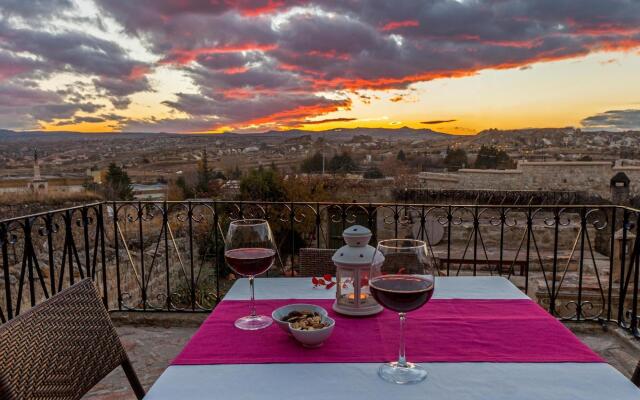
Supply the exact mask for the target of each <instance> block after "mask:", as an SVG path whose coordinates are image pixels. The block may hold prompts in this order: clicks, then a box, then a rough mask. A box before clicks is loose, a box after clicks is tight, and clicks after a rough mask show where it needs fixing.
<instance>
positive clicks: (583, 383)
mask: <svg viewBox="0 0 640 400" xmlns="http://www.w3.org/2000/svg"><path fill="white" fill-rule="evenodd" d="M248 295H249V288H248V283H247V281H246V280H245V279H241V280H239V281H238V282H236V283H235V285H234V286H233V287H232V288H231V290H230V291H229V293H228V294H227V296H226V297H225V299H231V300H239V299H247V298H248ZM333 296H334V290H326V289H323V288H319V289H311V282H310V279H309V278H264V279H258V280H256V298H258V299H283V298H300V299H326V298H332V297H333ZM434 298H440V299H446V298H462V299H520V298H526V296H525V295H524V294H523V293H522V292H521V291H520V290H518V288H516V287H515V286H514V285H512V284H511V283H510V282H509V281H508V280H506V279H504V278H500V277H455V278H454V277H452V278H437V279H436V290H435V294H434ZM220 339H221V340H224V338H220ZM523 345H526V343H523ZM407 350H408V351H407V354H408V356H409V359H410V358H411V349H410V348H409V349H407ZM421 365H423V366H424V367H425V368H426V369H427V371H428V373H429V376H428V377H427V380H426V381H424V382H421V383H418V384H416V385H407V386H401V385H394V384H391V383H387V382H385V381H383V380H382V379H380V378H379V377H378V375H377V368H378V366H379V364H378V363H372V364H352V363H350V364H255V365H253V364H251V365H193V366H171V367H169V368H167V370H166V371H165V372H164V373H163V374H162V376H161V377H160V378H159V379H158V381H157V382H156V383H155V384H154V385H153V387H152V388H151V390H150V391H149V393H148V395H147V397H145V398H148V399H152V400H153V399H233V400H242V399H247V400H250V399H305V400H307V399H308V400H311V399H319V400H320V399H321V400H328V399H331V400H334V399H335V400H341V399H345V400H347V399H348V400H353V399H367V400H377V399H380V400H382V399H384V400H391V399H402V400H407V399H428V400H439V399H446V400H454V399H455V400H462V399H469V400H476V399H478V400H479V399H487V400H503V399H504V400H507V399H508V400H517V399H532V400H533V399H535V400H541V399H546V400H591V399H593V400H595V399H612V400H613V399H616V400H626V399H640V390H638V389H637V388H636V387H635V386H634V385H633V384H632V383H631V382H630V381H629V380H628V379H627V378H625V377H624V376H623V375H622V374H620V373H619V372H618V371H616V370H615V369H614V368H613V367H611V366H610V365H608V364H603V363H421Z"/></svg>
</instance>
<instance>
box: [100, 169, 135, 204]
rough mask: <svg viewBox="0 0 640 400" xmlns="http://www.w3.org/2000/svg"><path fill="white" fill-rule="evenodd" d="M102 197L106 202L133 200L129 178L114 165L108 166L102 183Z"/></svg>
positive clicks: (122, 170)
mask: <svg viewBox="0 0 640 400" xmlns="http://www.w3.org/2000/svg"><path fill="white" fill-rule="evenodd" d="M104 195H105V197H106V198H107V199H108V200H133V188H132V186H131V178H129V175H128V174H127V172H126V171H125V170H124V169H123V168H122V167H119V166H117V165H116V164H115V163H111V164H109V168H108V169H107V174H106V176H105V182H104Z"/></svg>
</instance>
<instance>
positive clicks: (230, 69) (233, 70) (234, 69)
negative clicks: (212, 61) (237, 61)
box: [223, 67, 249, 75]
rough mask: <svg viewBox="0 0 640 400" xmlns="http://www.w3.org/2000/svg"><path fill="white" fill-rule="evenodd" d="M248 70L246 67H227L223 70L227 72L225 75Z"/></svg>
mask: <svg viewBox="0 0 640 400" xmlns="http://www.w3.org/2000/svg"><path fill="white" fill-rule="evenodd" d="M248 70H249V68H247V67H234V68H227V69H225V70H224V71H223V72H224V73H225V74H227V75H235V74H242V73H245V72H247V71H248Z"/></svg>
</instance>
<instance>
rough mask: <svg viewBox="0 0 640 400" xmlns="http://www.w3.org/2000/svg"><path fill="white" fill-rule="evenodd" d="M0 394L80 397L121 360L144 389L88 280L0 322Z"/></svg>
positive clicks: (132, 380) (139, 394)
mask: <svg viewBox="0 0 640 400" xmlns="http://www.w3.org/2000/svg"><path fill="white" fill-rule="evenodd" d="M0 349H1V351H0V398H2V399H9V400H13V399H52V400H53V399H65V400H66V399H69V400H72V399H80V398H81V397H82V396H83V395H84V394H85V393H87V392H88V391H89V390H90V389H91V388H92V387H93V386H94V385H95V384H96V383H98V382H99V381H100V380H101V379H102V378H104V377H105V376H106V375H107V374H109V372H111V371H113V370H114V369H115V368H116V367H118V366H119V365H122V366H123V368H124V370H125V373H126V375H127V378H129V381H130V383H131V385H132V387H133V389H134V392H135V393H136V396H137V397H138V398H139V399H140V398H142V397H143V396H144V390H143V388H142V386H141V385H140V382H139V381H138V378H137V377H136V375H135V372H133V368H132V367H131V363H130V362H129V359H128V357H127V354H126V352H125V350H124V348H123V347H122V343H120V339H119V338H118V334H117V332H116V330H115V328H114V327H113V324H112V323H111V319H110V318H109V314H108V313H107V310H106V309H105V307H104V305H103V304H102V301H101V299H100V296H99V294H98V292H97V290H96V288H95V286H93V283H92V282H91V280H89V279H85V280H82V281H80V282H79V283H78V284H76V285H73V286H71V287H69V288H68V289H65V290H63V291H61V292H60V293H58V294H56V295H55V296H53V297H51V298H50V299H48V300H46V301H44V302H43V303H41V304H39V305H37V306H35V307H33V308H32V309H30V310H28V311H27V312H25V313H24V314H21V315H19V316H18V317H16V318H14V319H12V320H11V321H9V322H7V323H5V324H4V325H0Z"/></svg>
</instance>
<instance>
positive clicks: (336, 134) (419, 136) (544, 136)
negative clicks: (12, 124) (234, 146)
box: [0, 127, 640, 146]
mask: <svg viewBox="0 0 640 400" xmlns="http://www.w3.org/2000/svg"><path fill="white" fill-rule="evenodd" d="M154 135H166V136H173V137H181V136H185V134H178V133H166V132H158V133H148V132H147V133H145V132H118V133H111V132H108V133H78V132H64V131H61V132H43V131H21V132H17V131H12V130H7V129H0V141H4V142H6V141H20V142H22V141H30V140H34V139H35V140H38V141H41V140H42V141H60V140H68V139H73V140H78V139H80V138H81V140H96V139H99V140H109V139H119V138H126V139H138V138H139V139H149V138H152V137H153V136H154ZM308 135H314V136H323V137H326V138H328V139H329V138H333V139H336V140H340V139H346V140H348V139H350V138H352V137H354V136H356V135H367V136H370V137H372V138H380V139H383V138H384V139H389V138H392V137H393V138H395V139H406V140H424V139H430V140H435V141H440V140H444V141H446V140H455V141H456V143H458V144H463V143H467V144H469V145H472V146H480V145H483V144H487V145H490V144H503V145H507V144H513V145H518V144H522V145H531V144H533V143H534V142H539V141H543V142H544V143H553V144H561V143H562V142H566V141H567V138H576V137H582V138H596V137H601V138H603V140H605V141H611V140H616V139H620V138H624V137H627V136H629V137H634V138H636V137H638V136H640V131H627V132H608V131H601V132H593V131H588V132H587V131H581V130H579V129H575V128H572V127H564V128H529V129H513V130H498V129H489V130H484V131H481V132H479V133H478V134H476V135H467V136H461V135H452V134H448V133H442V132H437V131H434V130H431V129H413V128H409V127H402V128H397V129H384V128H350V129H346V128H337V129H331V130H325V131H307V130H301V129H293V130H288V131H268V132H264V133H250V134H246V133H242V134H240V133H224V134H214V135H207V134H188V135H186V136H199V137H204V136H208V137H211V138H212V139H213V138H215V139H220V138H224V137H247V136H256V137H257V136H259V137H263V138H265V139H266V138H271V139H276V138H280V137H287V138H295V137H302V136H308ZM565 144H566V143H565Z"/></svg>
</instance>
